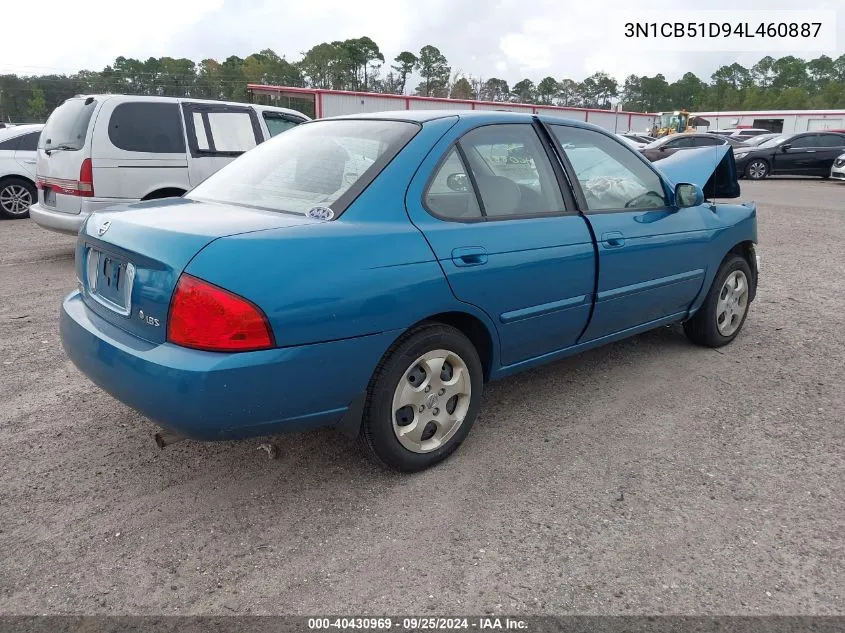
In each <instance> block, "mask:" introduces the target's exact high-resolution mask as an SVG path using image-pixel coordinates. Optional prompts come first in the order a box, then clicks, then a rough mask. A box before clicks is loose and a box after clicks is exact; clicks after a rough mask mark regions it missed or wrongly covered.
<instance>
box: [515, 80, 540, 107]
mask: <svg viewBox="0 0 845 633" xmlns="http://www.w3.org/2000/svg"><path fill="white" fill-rule="evenodd" d="M536 94H537V88H536V87H535V86H534V82H533V81H531V80H530V79H523V80H522V81H518V82H516V83H515V84H514V85H513V88H511V98H512V99H513V100H514V101H517V102H519V103H533V102H534V99H535V98H536Z"/></svg>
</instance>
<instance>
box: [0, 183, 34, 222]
mask: <svg viewBox="0 0 845 633" xmlns="http://www.w3.org/2000/svg"><path fill="white" fill-rule="evenodd" d="M37 196H38V192H37V191H36V190H35V187H34V186H33V184H32V183H31V182H29V181H27V180H24V179H23V178H7V179H6V180H4V181H2V182H0V217H4V218H10V219H18V218H28V217H29V207H30V206H32V204H33V203H34V202H35V200H36V199H37Z"/></svg>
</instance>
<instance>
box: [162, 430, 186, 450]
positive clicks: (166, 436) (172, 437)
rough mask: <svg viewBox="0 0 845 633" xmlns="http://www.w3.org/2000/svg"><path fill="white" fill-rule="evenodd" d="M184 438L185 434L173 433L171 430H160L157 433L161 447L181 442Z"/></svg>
mask: <svg viewBox="0 0 845 633" xmlns="http://www.w3.org/2000/svg"><path fill="white" fill-rule="evenodd" d="M184 439H185V437H184V436H182V435H177V434H176V433H171V432H170V431H158V432H156V434H155V441H156V444H157V445H158V447H159V448H164V447H165V446H170V445H171V444H175V443H176V442H181V441H182V440H184Z"/></svg>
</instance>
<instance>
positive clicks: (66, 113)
mask: <svg viewBox="0 0 845 633" xmlns="http://www.w3.org/2000/svg"><path fill="white" fill-rule="evenodd" d="M96 107H97V101H96V100H94V99H93V98H91V97H89V98H87V99H68V100H67V101H65V102H64V103H63V104H62V105H60V106H59V107H58V108H56V109H55V110H53V114H51V115H50V118H49V119H47V124H46V125H45V126H44V130H43V131H42V132H41V139H40V140H39V141H38V147H39V148H42V149H43V148H48V149H49V148H51V147H58V146H60V145H61V146H63V147H64V148H65V149H70V150H77V149H82V146H83V145H85V137H86V136H87V134H88V124H89V123H90V122H91V115H92V114H94V108H96Z"/></svg>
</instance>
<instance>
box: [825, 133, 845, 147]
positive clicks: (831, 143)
mask: <svg viewBox="0 0 845 633" xmlns="http://www.w3.org/2000/svg"><path fill="white" fill-rule="evenodd" d="M842 146H845V136H839V135H838V134H819V147H842Z"/></svg>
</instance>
